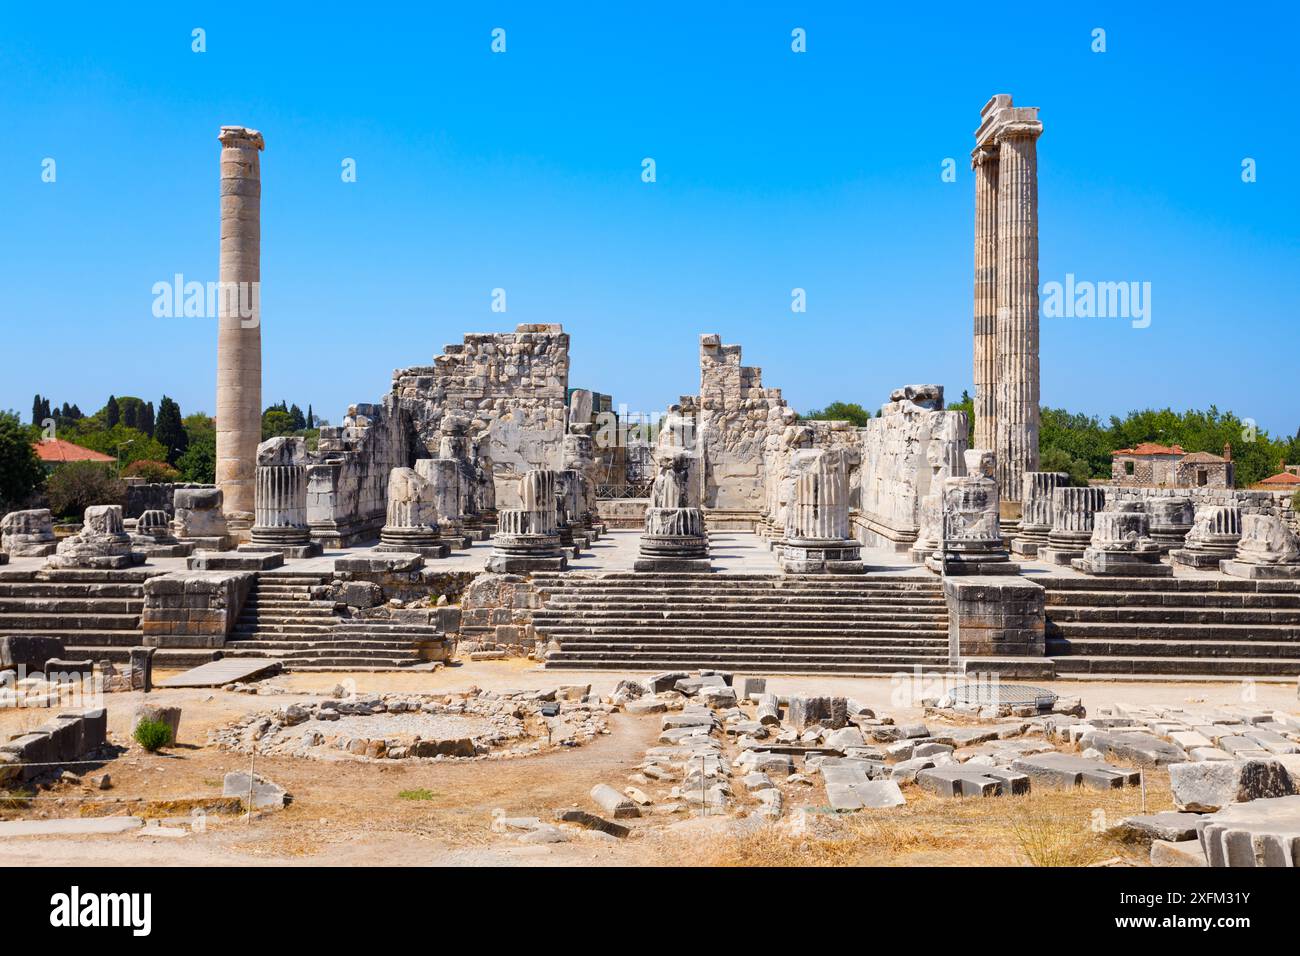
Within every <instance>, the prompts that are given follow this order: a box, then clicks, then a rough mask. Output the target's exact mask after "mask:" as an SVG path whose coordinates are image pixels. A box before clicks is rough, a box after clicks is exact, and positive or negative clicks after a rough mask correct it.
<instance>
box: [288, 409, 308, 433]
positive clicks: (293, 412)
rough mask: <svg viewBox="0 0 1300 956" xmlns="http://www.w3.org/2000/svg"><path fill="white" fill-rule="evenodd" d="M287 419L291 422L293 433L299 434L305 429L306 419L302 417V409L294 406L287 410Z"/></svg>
mask: <svg viewBox="0 0 1300 956" xmlns="http://www.w3.org/2000/svg"><path fill="white" fill-rule="evenodd" d="M289 417H290V418H291V419H292V420H293V430H294V431H296V432H300V431H302V430H303V429H304V428H306V427H307V419H306V417H305V416H304V415H303V413H302V409H301V408H299V407H298V406H297V405H294V406H292V407H291V408H290V409H289Z"/></svg>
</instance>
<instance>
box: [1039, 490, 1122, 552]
mask: <svg viewBox="0 0 1300 956" xmlns="http://www.w3.org/2000/svg"><path fill="white" fill-rule="evenodd" d="M1105 507H1106V492H1105V491H1103V490H1102V489H1101V488H1091V487H1089V488H1057V489H1056V490H1055V491H1053V492H1052V530H1051V531H1049V532H1048V534H1047V546H1046V547H1039V549H1038V559H1039V560H1040V561H1045V562H1047V563H1048V564H1059V565H1069V564H1070V562H1072V561H1074V560H1075V559H1076V558H1082V557H1083V553H1084V552H1085V551H1086V550H1088V546H1089V545H1090V544H1091V543H1092V527H1093V519H1094V517H1095V516H1096V514H1097V512H1098V511H1101V510H1102V509H1103V508H1105Z"/></svg>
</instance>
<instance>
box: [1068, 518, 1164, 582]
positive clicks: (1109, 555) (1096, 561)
mask: <svg viewBox="0 0 1300 956" xmlns="http://www.w3.org/2000/svg"><path fill="white" fill-rule="evenodd" d="M1071 565H1072V567H1073V568H1074V569H1075V570H1076V571H1082V572H1083V573H1084V574H1095V575H1107V576H1115V577H1139V578H1170V577H1173V575H1174V569H1173V568H1172V567H1170V566H1169V565H1167V564H1161V563H1160V545H1159V544H1158V543H1156V541H1155V540H1153V539H1152V537H1151V518H1150V516H1148V515H1147V513H1146V509H1145V508H1144V507H1143V505H1142V503H1141V502H1140V501H1129V502H1124V503H1122V504H1118V505H1114V506H1113V507H1112V508H1110V509H1108V510H1106V511H1098V512H1097V513H1096V514H1095V515H1093V520H1092V539H1091V541H1090V542H1089V544H1088V548H1087V549H1086V550H1085V551H1084V553H1083V557H1081V558H1076V559H1075V560H1074V561H1072V562H1071Z"/></svg>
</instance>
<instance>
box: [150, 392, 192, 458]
mask: <svg viewBox="0 0 1300 956" xmlns="http://www.w3.org/2000/svg"><path fill="white" fill-rule="evenodd" d="M153 434H154V439H155V440H156V441H157V442H158V443H159V444H160V445H162V446H163V447H164V448H166V449H167V463H168V464H169V465H174V464H176V461H177V459H179V458H180V456H181V455H183V454H185V449H186V448H187V447H188V446H189V437H188V436H187V435H186V434H185V426H184V424H182V422H181V407H180V405H178V404H176V402H175V401H173V400H172V399H170V398H168V397H167V396H166V395H164V396H163V397H162V401H160V402H159V403H158V418H157V421H156V422H155V424H154V432H153Z"/></svg>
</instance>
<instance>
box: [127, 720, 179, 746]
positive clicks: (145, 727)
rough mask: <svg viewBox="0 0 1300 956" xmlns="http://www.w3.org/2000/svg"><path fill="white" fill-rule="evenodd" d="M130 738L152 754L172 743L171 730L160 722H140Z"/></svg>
mask: <svg viewBox="0 0 1300 956" xmlns="http://www.w3.org/2000/svg"><path fill="white" fill-rule="evenodd" d="M131 736H133V737H134V738H135V742H136V743H138V744H139V745H140V746H141V747H143V748H144V749H145V750H147V751H149V752H150V753H153V752H154V751H156V750H159V749H161V748H162V747H166V746H167V745H168V744H169V743H171V742H172V729H171V727H170V726H168V725H167V724H165V723H163V722H162V721H161V720H142V721H140V723H138V724H136V725H135V733H133V734H132V735H131Z"/></svg>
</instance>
